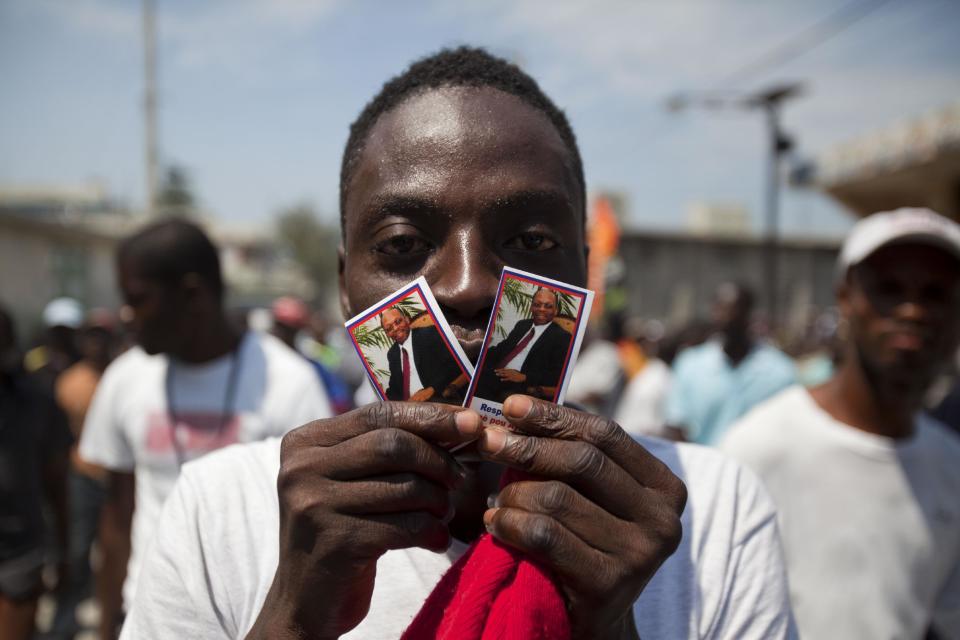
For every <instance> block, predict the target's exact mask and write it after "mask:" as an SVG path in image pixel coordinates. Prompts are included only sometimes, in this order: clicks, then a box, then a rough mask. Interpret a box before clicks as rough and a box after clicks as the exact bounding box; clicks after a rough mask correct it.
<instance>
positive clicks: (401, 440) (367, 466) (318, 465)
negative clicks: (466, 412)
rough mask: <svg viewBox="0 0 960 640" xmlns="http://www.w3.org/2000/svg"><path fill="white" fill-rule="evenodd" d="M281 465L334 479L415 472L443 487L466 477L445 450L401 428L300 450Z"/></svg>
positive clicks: (291, 471) (295, 471) (289, 471)
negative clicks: (333, 444) (332, 445)
mask: <svg viewBox="0 0 960 640" xmlns="http://www.w3.org/2000/svg"><path fill="white" fill-rule="evenodd" d="M282 468H283V470H284V472H285V473H286V474H290V475H293V476H296V475H299V474H312V475H316V476H318V477H325V478H330V479H332V480H353V479H357V478H364V479H366V478H370V477H371V476H382V475H388V474H393V473H415V474H418V475H420V476H422V477H424V478H426V479H427V480H430V481H432V482H435V483H437V484H438V485H441V486H444V487H455V486H458V485H459V484H461V483H462V482H463V480H464V479H465V478H466V470H465V469H464V468H463V466H461V465H460V463H458V462H457V461H456V460H454V459H453V457H452V456H451V455H450V454H448V453H447V452H446V451H444V450H442V449H441V448H439V447H437V446H435V445H432V444H430V443H429V442H427V441H426V440H424V439H423V438H420V437H419V436H415V435H413V434H412V433H409V432H406V431H402V430H400V429H380V430H378V431H371V432H369V433H364V434H362V435H359V436H357V437H355V438H351V439H350V440H347V441H346V442H341V443H340V444H338V445H336V446H334V447H322V448H321V447H312V448H306V449H300V450H299V451H298V452H297V454H296V455H293V456H290V457H289V458H288V459H287V460H285V461H284V462H283V464H282Z"/></svg>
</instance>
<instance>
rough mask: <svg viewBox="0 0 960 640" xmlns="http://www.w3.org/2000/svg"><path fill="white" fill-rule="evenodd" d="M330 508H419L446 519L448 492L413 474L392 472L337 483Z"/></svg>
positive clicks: (377, 510) (388, 510) (378, 510)
mask: <svg viewBox="0 0 960 640" xmlns="http://www.w3.org/2000/svg"><path fill="white" fill-rule="evenodd" d="M331 508H333V509H334V510H335V511H337V512H338V513H342V514H354V515H359V514H376V513H402V512H405V511H423V512H426V513H429V514H431V515H433V516H435V517H437V518H441V519H446V518H449V516H450V512H451V509H452V502H451V499H450V491H449V490H447V489H444V488H443V487H441V486H439V485H438V484H436V483H434V482H430V481H429V480H426V479H425V478H423V477H421V476H419V475H416V474H413V473H395V474H391V475H386V476H379V477H375V478H367V479H363V480H349V481H346V482H342V483H340V485H339V486H338V487H337V490H336V491H335V492H333V504H331Z"/></svg>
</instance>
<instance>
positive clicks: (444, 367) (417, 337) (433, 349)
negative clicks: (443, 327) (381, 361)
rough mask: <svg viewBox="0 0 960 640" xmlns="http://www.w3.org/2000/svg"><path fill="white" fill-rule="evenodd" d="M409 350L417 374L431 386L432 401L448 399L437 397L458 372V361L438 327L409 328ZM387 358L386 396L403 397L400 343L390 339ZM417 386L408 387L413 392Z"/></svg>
mask: <svg viewBox="0 0 960 640" xmlns="http://www.w3.org/2000/svg"><path fill="white" fill-rule="evenodd" d="M410 344H411V348H410V350H411V351H412V352H413V363H414V365H415V366H416V367H417V374H418V375H419V376H420V382H421V383H423V388H424V389H426V388H427V387H433V390H434V395H433V397H432V398H431V401H437V402H449V400H444V399H442V398H441V397H440V394H441V393H443V390H444V389H446V388H447V387H448V386H449V385H450V383H451V382H453V381H454V380H455V379H456V378H457V377H458V376H459V375H460V374H461V373H462V371H461V370H460V365H459V364H457V361H456V359H455V358H454V357H453V354H452V353H450V350H449V349H448V348H447V345H446V344H444V342H443V338H442V337H441V336H440V332H439V330H437V328H436V327H435V326H433V325H429V326H425V327H420V328H417V329H411V330H410ZM387 362H388V363H389V365H390V382H389V384H388V385H387V399H388V400H403V365H402V362H401V356H400V345H398V344H397V343H393V346H391V347H390V349H389V350H388V351H387ZM419 390H420V389H410V394H411V395H413V394H414V393H416V392H417V391H419Z"/></svg>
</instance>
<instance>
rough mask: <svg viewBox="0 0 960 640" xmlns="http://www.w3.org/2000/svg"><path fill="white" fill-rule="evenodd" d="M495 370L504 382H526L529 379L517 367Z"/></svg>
mask: <svg viewBox="0 0 960 640" xmlns="http://www.w3.org/2000/svg"><path fill="white" fill-rule="evenodd" d="M493 372H494V373H495V374H497V377H498V378H500V380H502V381H503V382H526V380H527V376H526V375H525V374H522V373H520V372H519V371H517V370H516V369H494V370H493Z"/></svg>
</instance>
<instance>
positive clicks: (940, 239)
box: [837, 207, 960, 278]
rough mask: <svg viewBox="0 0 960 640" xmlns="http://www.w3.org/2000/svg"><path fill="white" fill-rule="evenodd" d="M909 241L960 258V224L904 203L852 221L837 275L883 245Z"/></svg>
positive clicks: (844, 272) (843, 274)
mask: <svg viewBox="0 0 960 640" xmlns="http://www.w3.org/2000/svg"><path fill="white" fill-rule="evenodd" d="M907 242H909V243H913V244H925V245H930V246H932V247H937V248H939V249H943V250H944V251H946V252H947V253H949V254H950V255H952V256H954V257H955V258H957V259H958V260H960V225H958V224H957V223H956V222H954V221H953V220H950V219H949V218H946V217H944V216H941V215H940V214H938V213H935V212H933V211H931V210H930V209H923V208H909V207H904V208H902V209H897V210H896V211H884V212H882V213H874V214H872V215H869V216H867V217H866V218H863V219H862V220H860V221H859V222H857V224H855V225H853V229H851V230H850V233H849V235H847V239H846V240H845V241H844V243H843V248H842V249H841V250H840V257H839V258H838V260H837V275H838V276H839V277H841V278H842V277H844V276H845V275H846V273H847V271H848V270H849V269H850V267H852V266H854V265H857V264H859V263H861V262H863V261H864V260H866V259H867V258H868V257H870V256H871V255H872V254H873V253H875V252H876V251H877V249H879V248H881V247H885V246H887V245H890V244H902V243H907Z"/></svg>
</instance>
